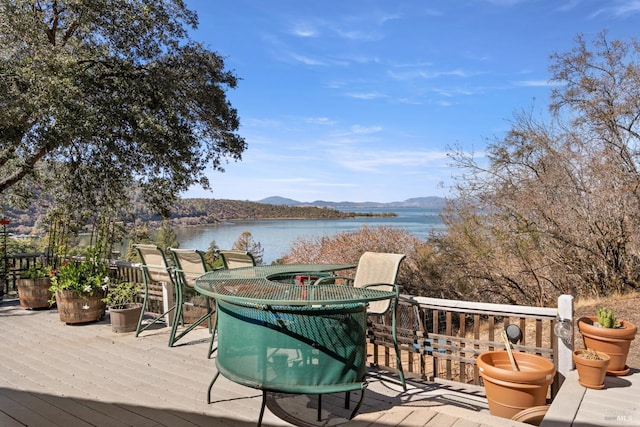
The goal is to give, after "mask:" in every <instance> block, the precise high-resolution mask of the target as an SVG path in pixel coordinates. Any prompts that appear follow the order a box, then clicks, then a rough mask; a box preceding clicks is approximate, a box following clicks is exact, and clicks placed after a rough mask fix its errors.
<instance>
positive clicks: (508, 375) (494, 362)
mask: <svg viewBox="0 0 640 427" xmlns="http://www.w3.org/2000/svg"><path fill="white" fill-rule="evenodd" d="M513 357H514V359H515V360H516V364H517V366H518V369H519V370H518V371H514V370H513V369H512V368H511V362H510V361H509V356H508V355H507V352H506V351H504V350H498V351H487V352H485V353H482V354H481V355H480V356H478V359H477V360H476V363H477V365H478V368H479V370H480V376H481V377H482V379H483V382H484V389H485V392H486V395H487V401H488V402H489V412H490V413H491V415H496V416H498V417H503V418H512V417H513V416H515V415H516V414H518V413H519V412H521V411H523V410H525V409H528V408H532V407H534V406H544V405H545V404H546V400H547V391H548V389H549V385H550V384H551V383H552V382H553V376H554V375H555V372H556V367H555V366H554V364H553V362H551V361H550V360H549V359H545V358H544V357H542V356H536V355H534V354H528V353H520V352H515V353H513Z"/></svg>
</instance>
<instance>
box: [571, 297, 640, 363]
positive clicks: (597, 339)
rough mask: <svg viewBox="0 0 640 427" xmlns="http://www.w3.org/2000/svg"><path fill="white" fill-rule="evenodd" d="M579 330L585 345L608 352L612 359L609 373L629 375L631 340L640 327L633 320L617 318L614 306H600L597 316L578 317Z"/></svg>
mask: <svg viewBox="0 0 640 427" xmlns="http://www.w3.org/2000/svg"><path fill="white" fill-rule="evenodd" d="M578 330H579V331H580V333H581V334H582V339H583V342H584V347H585V348H587V349H593V350H596V351H597V352H598V353H606V354H607V355H608V356H609V357H610V358H611V361H610V362H609V367H608V369H607V373H608V374H610V375H627V374H628V373H629V367H628V366H627V365H626V362H627V355H628V354H629V347H630V346H631V341H632V340H633V339H634V338H635V336H636V332H637V330H638V328H637V327H636V325H634V324H633V323H631V322H628V321H624V320H619V319H616V317H615V313H614V310H613V309H612V308H606V307H599V308H598V309H597V310H596V316H591V317H581V318H579V319H578Z"/></svg>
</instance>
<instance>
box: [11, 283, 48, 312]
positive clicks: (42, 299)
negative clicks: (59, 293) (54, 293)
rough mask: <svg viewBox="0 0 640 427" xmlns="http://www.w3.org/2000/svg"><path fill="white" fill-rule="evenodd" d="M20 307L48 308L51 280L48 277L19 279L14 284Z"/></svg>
mask: <svg viewBox="0 0 640 427" xmlns="http://www.w3.org/2000/svg"><path fill="white" fill-rule="evenodd" d="M16 285H17V287H18V297H19V298H20V307H22V308H27V309H29V308H49V307H50V304H49V300H50V299H51V292H50V291H49V287H51V280H50V278H49V277H38V278H36V279H20V280H18V283H17V284H16Z"/></svg>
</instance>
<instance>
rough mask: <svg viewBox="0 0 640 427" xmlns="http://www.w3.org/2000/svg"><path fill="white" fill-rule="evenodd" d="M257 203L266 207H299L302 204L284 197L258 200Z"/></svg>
mask: <svg viewBox="0 0 640 427" xmlns="http://www.w3.org/2000/svg"><path fill="white" fill-rule="evenodd" d="M257 203H264V204H266V205H286V206H299V205H301V204H302V202H298V201H297V200H293V199H287V198H286V197H279V196H273V197H267V198H266V199H262V200H258V202H257Z"/></svg>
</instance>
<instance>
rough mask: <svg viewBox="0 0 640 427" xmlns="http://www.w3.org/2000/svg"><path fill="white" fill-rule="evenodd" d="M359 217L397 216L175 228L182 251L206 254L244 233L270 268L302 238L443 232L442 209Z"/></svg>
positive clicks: (256, 222)
mask: <svg viewBox="0 0 640 427" xmlns="http://www.w3.org/2000/svg"><path fill="white" fill-rule="evenodd" d="M347 211H349V212H358V213H361V212H362V213H385V212H394V213H396V214H397V216H395V217H357V218H348V219H336V220H326V219H323V220H314V219H308V220H307V219H305V220H291V219H282V220H254V221H235V222H232V223H224V224H220V225H212V226H204V227H182V228H175V231H176V234H177V236H178V241H179V242H180V247H183V248H195V249H200V250H207V249H208V248H209V244H210V243H211V241H213V240H215V242H216V244H217V245H218V247H219V248H221V249H229V248H231V247H232V246H233V243H234V242H235V241H236V240H237V239H238V236H240V234H242V233H243V232H245V231H248V232H250V233H251V236H252V237H253V240H254V241H255V242H258V243H260V244H261V245H262V248H263V249H264V255H263V261H264V263H266V264H271V262H272V261H275V260H276V259H278V258H281V257H282V256H283V255H284V254H285V253H286V252H288V250H289V248H290V246H291V243H292V242H293V241H294V240H296V239H297V238H299V237H315V236H332V235H335V234H337V233H341V232H352V231H357V230H358V229H360V228H361V227H362V226H363V225H365V224H366V225H367V226H371V227H377V226H388V227H394V228H400V229H404V230H406V231H407V232H409V233H411V234H413V235H415V236H417V237H419V238H423V239H424V238H426V237H427V236H428V235H429V233H430V232H431V231H432V230H436V229H440V228H443V224H442V220H441V219H440V216H439V214H440V212H441V211H440V210H439V209H420V208H401V209H348V210H347Z"/></svg>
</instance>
